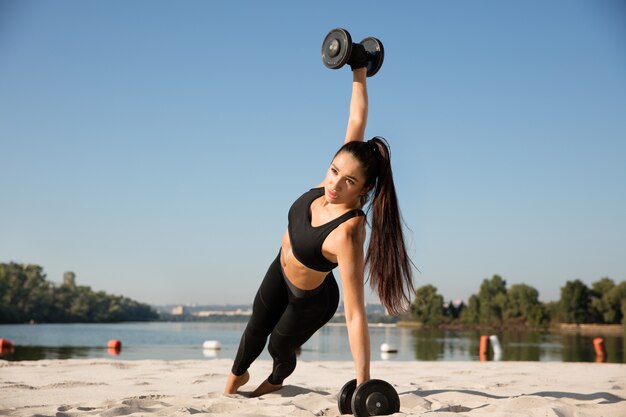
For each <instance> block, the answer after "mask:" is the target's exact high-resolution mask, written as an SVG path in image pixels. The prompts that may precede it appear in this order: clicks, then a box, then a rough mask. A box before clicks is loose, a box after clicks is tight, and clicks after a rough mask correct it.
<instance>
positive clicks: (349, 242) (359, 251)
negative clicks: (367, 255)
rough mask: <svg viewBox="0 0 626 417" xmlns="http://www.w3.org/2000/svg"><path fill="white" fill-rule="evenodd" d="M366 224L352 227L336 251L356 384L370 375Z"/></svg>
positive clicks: (367, 378)
mask: <svg viewBox="0 0 626 417" xmlns="http://www.w3.org/2000/svg"><path fill="white" fill-rule="evenodd" d="M364 238H365V226H364V225H363V224H361V225H360V226H357V227H354V228H349V230H347V233H346V234H345V235H344V237H343V239H341V244H340V247H341V250H339V251H338V253H337V262H338V263H339V273H340V274H341V283H342V286H343V304H344V311H345V315H346V325H347V327H348V340H349V343H350V351H351V352H352V358H353V360H354V370H355V372H356V380H357V384H361V383H363V382H365V381H367V380H369V379H370V337H369V328H368V325H367V315H366V313H365V291H364V262H365V261H364V255H363V240H364Z"/></svg>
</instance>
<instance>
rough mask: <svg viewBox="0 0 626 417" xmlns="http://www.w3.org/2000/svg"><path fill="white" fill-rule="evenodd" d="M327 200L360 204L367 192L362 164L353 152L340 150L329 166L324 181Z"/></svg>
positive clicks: (353, 204) (333, 202)
mask: <svg viewBox="0 0 626 417" xmlns="http://www.w3.org/2000/svg"><path fill="white" fill-rule="evenodd" d="M324 189H325V195H326V200H327V201H328V202H329V203H331V204H347V205H349V206H358V205H360V198H361V195H363V194H365V193H366V189H365V176H364V175H363V171H362V169H361V164H360V163H359V162H358V161H357V160H356V158H355V157H354V156H352V154H350V153H348V152H339V154H337V156H336V157H335V159H333V162H332V163H331V164H330V167H328V172H327V173H326V180H325V181H324Z"/></svg>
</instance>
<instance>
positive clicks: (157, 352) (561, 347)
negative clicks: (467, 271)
mask: <svg viewBox="0 0 626 417" xmlns="http://www.w3.org/2000/svg"><path fill="white" fill-rule="evenodd" d="M244 327H245V323H207V322H202V323H163V322H154V323H121V324H38V325H0V338H3V339H9V340H11V341H12V342H13V343H14V344H15V346H16V347H15V349H14V351H13V352H2V354H1V355H0V359H5V360H39V359H68V358H111V357H116V358H119V359H122V360H139V359H164V360H182V359H213V358H227V359H233V358H234V357H235V354H236V351H237V346H238V344H239V339H240V338H241V334H242V332H243V329H244ZM480 335H481V332H479V331H452V330H425V329H419V330H415V329H407V328H397V327H395V326H375V325H374V326H372V327H370V338H371V346H372V360H381V359H383V360H391V361H412V360H420V361H459V360H469V361H473V360H479V355H478V352H479V340H480ZM496 335H497V336H498V338H499V341H500V344H501V345H502V348H503V354H502V358H501V359H502V360H506V361H563V362H593V361H595V360H596V357H595V353H594V348H593V338H594V337H595V336H597V335H581V334H576V333H571V334H569V333H548V332H519V331H517V332H503V333H496ZM602 337H603V338H604V344H605V347H606V351H607V358H606V360H607V362H615V363H626V351H625V349H624V345H625V343H624V338H625V336H624V335H623V334H617V335H602ZM111 339H118V340H121V342H122V350H121V352H118V353H119V354H115V352H109V351H108V350H107V347H106V346H107V341H108V340H111ZM207 340H217V341H219V342H220V343H221V346H222V348H221V349H220V350H218V351H210V350H203V349H202V344H203V342H204V341H207ZM383 343H388V344H390V345H393V346H394V347H396V348H397V350H398V352H397V353H392V354H384V353H381V352H380V346H381V344H383ZM260 358H262V359H270V357H269V355H268V353H267V349H266V350H265V351H264V352H263V353H262V354H261V357H260ZM299 358H300V359H301V360H310V361H317V360H320V361H322V360H324V361H325V360H329V361H333V360H352V357H351V355H350V347H349V345H348V335H347V329H346V327H345V326H344V325H327V326H325V327H323V328H322V329H320V330H319V331H318V332H317V333H316V334H315V335H314V336H313V337H312V338H311V339H310V340H309V341H308V342H307V343H305V344H304V346H302V352H301V353H300V356H299Z"/></svg>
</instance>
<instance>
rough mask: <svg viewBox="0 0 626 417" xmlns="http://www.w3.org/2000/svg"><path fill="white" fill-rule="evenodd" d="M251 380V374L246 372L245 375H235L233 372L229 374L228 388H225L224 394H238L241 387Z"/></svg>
mask: <svg viewBox="0 0 626 417" xmlns="http://www.w3.org/2000/svg"><path fill="white" fill-rule="evenodd" d="M249 379H250V374H249V373H248V371H246V372H245V373H244V374H243V375H239V376H237V375H235V374H233V373H232V372H231V373H230V374H228V379H226V388H224V394H236V393H237V390H238V389H239V387H241V386H242V385H245V384H246V382H248V380H249Z"/></svg>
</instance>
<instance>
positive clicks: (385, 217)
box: [337, 136, 415, 315]
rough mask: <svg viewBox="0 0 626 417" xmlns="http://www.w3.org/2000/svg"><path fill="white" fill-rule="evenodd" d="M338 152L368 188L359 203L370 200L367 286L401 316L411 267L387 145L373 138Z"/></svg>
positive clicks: (408, 297)
mask: <svg viewBox="0 0 626 417" xmlns="http://www.w3.org/2000/svg"><path fill="white" fill-rule="evenodd" d="M340 152H348V153H350V154H352V155H353V156H354V157H355V158H356V159H357V160H358V161H359V163H360V164H361V168H362V169H363V173H364V175H365V178H366V179H365V187H366V188H370V187H371V189H370V191H369V193H367V194H366V195H364V196H363V198H362V200H361V203H362V205H363V206H364V207H365V205H366V204H367V201H368V200H369V199H370V198H371V199H372V201H371V204H370V206H369V208H368V209H367V212H368V214H369V212H370V211H371V212H372V214H371V216H370V227H371V229H372V230H371V234H370V239H369V244H368V247H367V252H366V255H365V265H366V267H367V268H368V269H369V274H370V285H371V287H372V288H373V289H374V290H375V291H376V292H377V293H378V296H379V297H380V301H381V302H382V303H383V305H384V306H385V308H386V309H387V311H388V312H389V313H390V314H394V315H397V314H401V313H403V312H406V311H407V310H408V308H409V306H410V305H411V303H412V302H413V297H414V296H415V286H414V284H413V270H412V268H411V266H412V265H413V263H412V262H411V259H410V258H409V256H408V254H407V250H406V245H405V243H404V233H403V231H402V217H401V214H400V209H399V207H398V198H397V196H396V188H395V186H394V183H393V174H392V171H391V153H390V149H389V144H388V143H387V141H386V140H385V139H384V138H382V137H380V136H376V137H374V138H372V139H370V140H368V141H367V142H361V141H352V142H348V143H346V144H344V145H343V146H342V147H341V149H339V151H338V152H337V154H339V153H340Z"/></svg>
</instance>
